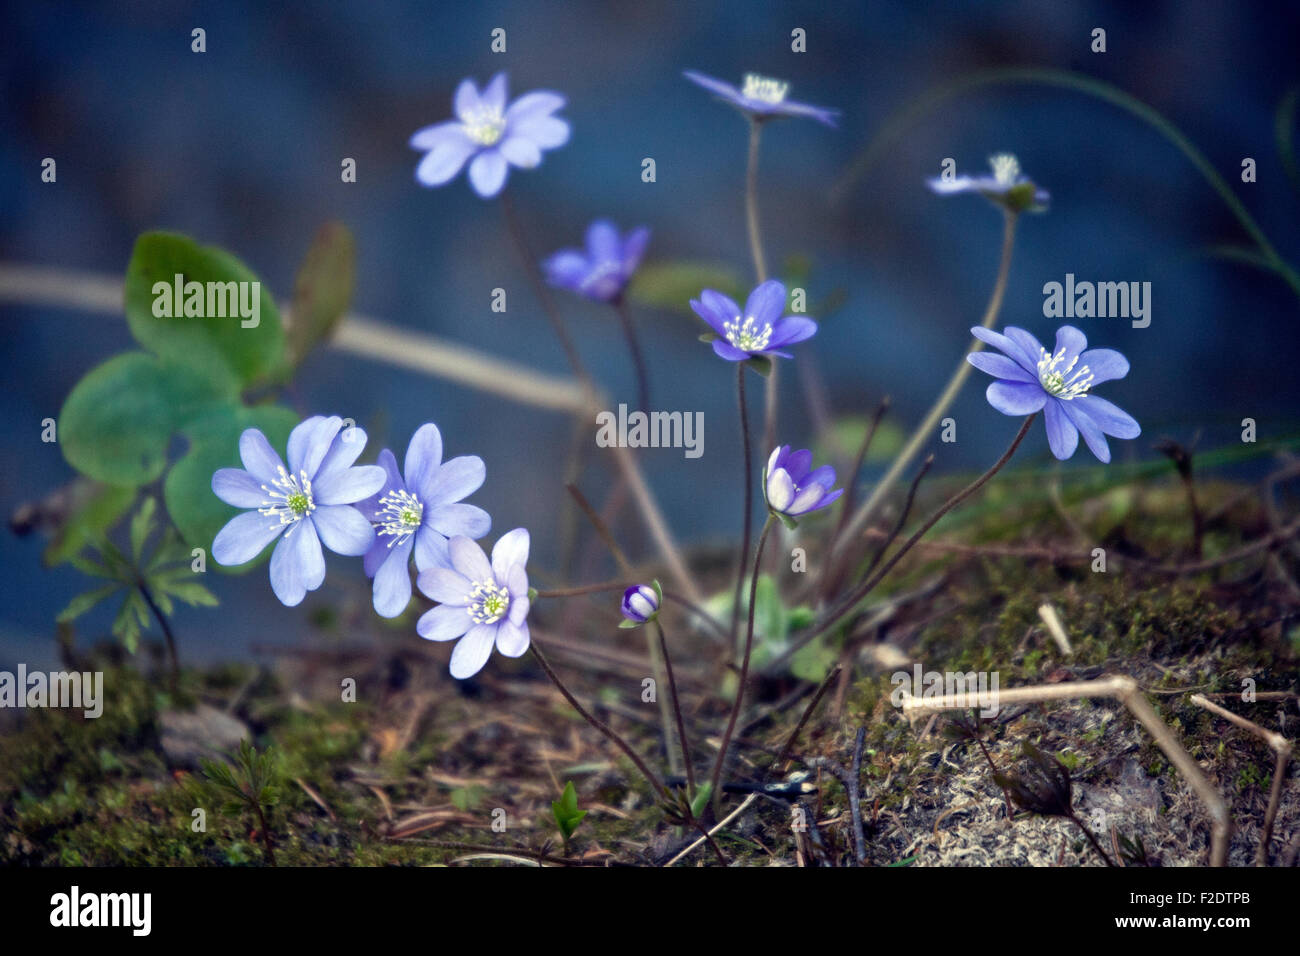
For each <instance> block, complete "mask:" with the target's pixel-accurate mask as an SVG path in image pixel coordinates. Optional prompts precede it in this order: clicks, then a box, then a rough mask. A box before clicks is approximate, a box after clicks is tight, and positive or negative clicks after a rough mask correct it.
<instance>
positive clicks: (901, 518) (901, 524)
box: [862, 455, 934, 577]
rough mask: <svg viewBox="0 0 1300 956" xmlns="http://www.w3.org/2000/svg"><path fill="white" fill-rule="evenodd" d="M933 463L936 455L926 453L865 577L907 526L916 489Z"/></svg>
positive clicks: (864, 572) (864, 573)
mask: <svg viewBox="0 0 1300 956" xmlns="http://www.w3.org/2000/svg"><path fill="white" fill-rule="evenodd" d="M933 464H934V455H926V456H925V461H924V462H922V464H921V470H920V471H918V472H917V473H916V477H915V478H913V479H912V486H911V487H910V488H908V489H907V500H906V501H905V502H904V503H903V510H902V511H900V512H899V513H898V521H897V522H896V523H895V524H894V529H893V530H892V531H891V532H889V536H888V537H886V538H885V540H884V541H882V542H880V548H879V549H878V550H877V551H876V553H875V555H874V556H873V557H872V558H871V563H870V564H868V565H867V569H866V570H865V571H863V572H862V576H863V577H866V576H867V575H868V574H870V573H871V572H872V571H874V570H875V569H876V565H877V564H879V563H880V559H881V558H883V557H884V556H885V552H886V551H888V550H889V546H890V545H891V544H893V543H894V541H895V539H897V538H898V536H899V535H900V534H902V533H903V528H905V527H906V526H907V519H908V516H910V515H911V513H912V504H913V503H914V502H915V501H916V489H917V488H919V487H920V485H921V479H922V478H924V477H925V473H926V472H927V471H929V470H930V466H931V465H933Z"/></svg>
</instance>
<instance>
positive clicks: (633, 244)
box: [542, 219, 650, 302]
mask: <svg viewBox="0 0 1300 956" xmlns="http://www.w3.org/2000/svg"><path fill="white" fill-rule="evenodd" d="M649 241H650V230H649V229H647V228H646V227H645V226H642V227H640V228H639V229H633V230H632V231H631V232H629V233H628V234H627V236H626V237H623V238H620V237H619V234H618V230H617V229H616V228H615V227H614V224H613V223H612V222H610V221H608V220H607V219H597V220H596V221H595V222H593V223H592V224H591V225H590V226H588V227H587V248H586V251H585V252H584V251H582V250H579V249H561V250H560V251H559V252H557V253H555V255H553V256H551V257H550V258H549V259H547V260H546V261H545V262H543V263H542V267H543V268H544V269H545V270H546V279H547V281H548V282H550V283H551V285H554V286H559V287H560V288H561V289H568V290H569V291H570V292H576V293H577V294H578V295H581V296H585V297H586V298H588V299H594V300H596V301H597V302H617V301H618V300H619V299H620V298H621V297H622V295H623V290H624V289H625V288H626V287H627V284H628V281H629V280H630V279H631V278H632V273H634V272H635V271H636V267H637V266H638V265H639V264H640V262H641V256H642V255H643V254H644V253H645V247H646V243H648V242H649Z"/></svg>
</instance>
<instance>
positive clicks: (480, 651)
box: [451, 624, 499, 680]
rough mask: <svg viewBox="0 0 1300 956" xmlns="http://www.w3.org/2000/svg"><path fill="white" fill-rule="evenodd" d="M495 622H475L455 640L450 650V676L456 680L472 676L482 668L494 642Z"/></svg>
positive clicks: (490, 653) (489, 655)
mask: <svg viewBox="0 0 1300 956" xmlns="http://www.w3.org/2000/svg"><path fill="white" fill-rule="evenodd" d="M498 626H499V625H496V624H475V625H474V626H473V627H471V628H470V629H469V631H468V632H467V633H466V634H465V636H464V637H462V638H461V639H460V640H459V641H457V642H456V647H455V649H453V650H452V652H451V676H452V677H454V678H456V679H457V680H465V679H466V678H467V677H473V676H474V675H475V674H477V673H478V672H479V671H481V670H482V669H483V665H484V664H486V663H487V660H488V658H489V657H491V656H492V645H493V644H495V643H496V639H497V627H498Z"/></svg>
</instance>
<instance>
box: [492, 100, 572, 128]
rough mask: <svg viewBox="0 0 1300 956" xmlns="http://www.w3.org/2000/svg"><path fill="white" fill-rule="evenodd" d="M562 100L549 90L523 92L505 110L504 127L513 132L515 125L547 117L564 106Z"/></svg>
mask: <svg viewBox="0 0 1300 956" xmlns="http://www.w3.org/2000/svg"><path fill="white" fill-rule="evenodd" d="M564 102H565V100H564V97H563V96H561V95H560V94H559V93H555V92H552V91H551V90H533V91H532V92H531V93H525V94H524V95H523V96H521V97H519V99H517V100H515V101H514V102H513V103H511V104H510V108H509V109H507V110H506V113H505V120H506V128H507V129H510V130H511V131H512V132H514V131H515V127H517V126H521V125H526V124H530V123H533V122H536V121H537V120H544V119H548V118H550V116H551V114H552V113H554V112H555V111H556V110H558V109H562V108H563V107H564Z"/></svg>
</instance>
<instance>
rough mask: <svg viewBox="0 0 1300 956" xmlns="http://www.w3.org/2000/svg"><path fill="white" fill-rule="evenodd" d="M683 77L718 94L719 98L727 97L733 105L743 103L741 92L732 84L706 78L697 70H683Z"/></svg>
mask: <svg viewBox="0 0 1300 956" xmlns="http://www.w3.org/2000/svg"><path fill="white" fill-rule="evenodd" d="M682 76H684V77H686V78H687V79H688V80H690V81H691V82H692V83H694V84H696V85H698V86H702V87H704V88H705V89H706V90H708V91H709V92H710V93H716V94H717V95H718V96H722V97H725V98H727V99H729V100H731V101H732V102H733V103H737V104H739V103H740V101H741V96H740V90H738V89H736V87H734V86H732V85H731V84H730V83H724V82H723V81H722V80H715V79H714V78H713V77H711V76H705V75H704V74H703V73H697V72H696V71H695V70H683V71H682Z"/></svg>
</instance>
